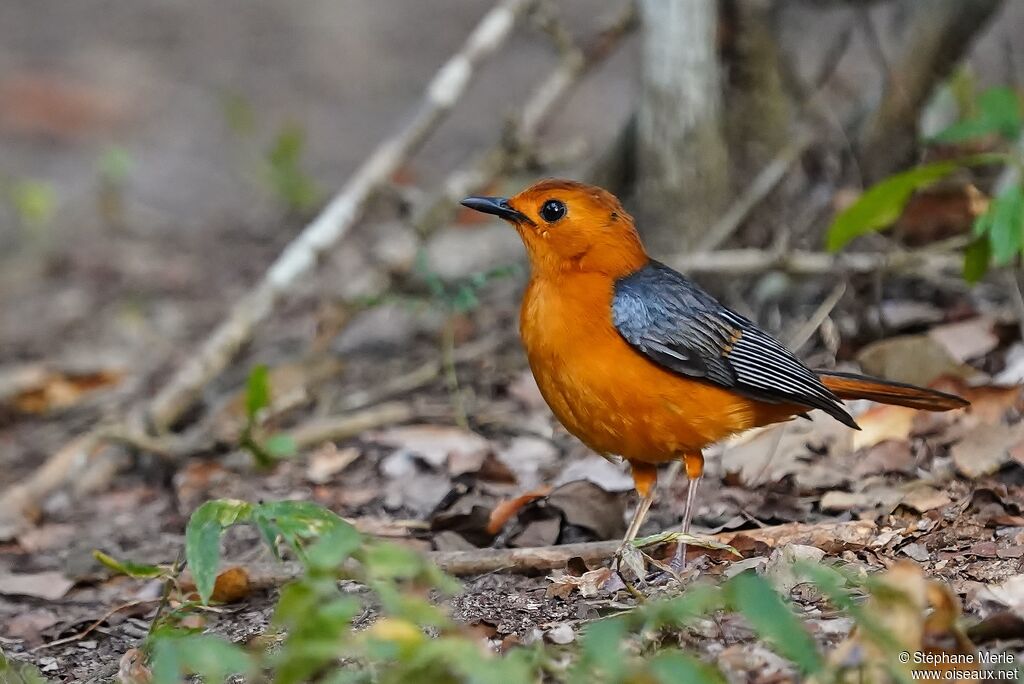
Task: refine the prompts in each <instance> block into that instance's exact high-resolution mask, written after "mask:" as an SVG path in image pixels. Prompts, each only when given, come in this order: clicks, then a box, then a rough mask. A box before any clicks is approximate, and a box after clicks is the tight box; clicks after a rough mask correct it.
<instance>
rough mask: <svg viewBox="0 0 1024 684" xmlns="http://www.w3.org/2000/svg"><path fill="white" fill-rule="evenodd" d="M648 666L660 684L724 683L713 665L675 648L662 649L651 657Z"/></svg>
mask: <svg viewBox="0 0 1024 684" xmlns="http://www.w3.org/2000/svg"><path fill="white" fill-rule="evenodd" d="M649 668H650V670H651V674H653V675H654V678H655V679H656V680H657V681H659V682H661V684H676V683H677V682H688V683H689V682H692V683H693V684H725V681H726V679H725V677H723V676H722V673H721V672H719V671H718V670H717V669H716V668H715V667H713V666H711V665H708V664H707V663H702V662H701V661H700V660H698V659H697V658H694V657H693V656H691V655H688V654H686V653H683V652H682V651H677V650H665V651H662V652H661V653H659V654H658V655H656V656H655V657H654V658H652V659H651V662H650V665H649Z"/></svg>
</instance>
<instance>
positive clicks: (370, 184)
mask: <svg viewBox="0 0 1024 684" xmlns="http://www.w3.org/2000/svg"><path fill="white" fill-rule="evenodd" d="M531 5H532V0H501V1H500V2H498V4H496V5H495V6H494V7H493V8H492V9H491V10H490V11H489V12H488V13H487V14H486V15H484V18H483V19H481V20H480V23H479V24H477V26H476V28H475V29H473V32H472V33H471V34H470V35H469V37H468V38H467V39H466V42H465V43H464V44H463V46H462V48H461V49H460V50H459V51H458V52H457V53H456V54H455V55H453V56H452V57H451V58H449V60H448V61H447V62H445V64H444V66H442V67H441V69H440V70H439V71H438V72H437V74H436V75H435V76H434V79H433V81H431V82H430V84H429V85H428V86H427V89H426V93H425V94H424V96H423V100H422V101H421V102H420V104H419V105H418V108H417V110H416V112H415V114H414V115H413V117H412V120H411V121H409V122H408V123H406V124H405V125H403V126H402V127H401V128H400V129H399V130H398V131H397V132H396V133H395V135H393V136H392V137H391V138H389V139H387V140H385V141H384V142H383V143H381V144H380V145H379V146H378V147H377V149H376V150H375V151H374V152H373V154H371V155H370V157H369V158H368V159H366V161H364V162H363V164H362V166H360V167H359V169H358V170H357V171H356V172H355V173H354V174H353V175H352V177H351V178H350V179H349V181H348V183H347V184H346V185H345V187H343V188H342V190H341V192H339V193H338V194H337V195H336V196H335V197H334V198H333V199H332V200H331V201H330V202H329V203H328V204H327V206H326V207H324V209H323V211H321V212H320V214H319V216H317V217H316V218H315V219H314V220H313V221H312V222H311V223H310V224H309V225H307V226H306V227H305V228H304V229H303V231H302V232H301V233H300V234H299V235H298V237H296V238H295V239H294V240H293V241H292V242H291V243H290V244H289V245H288V246H287V247H286V248H285V250H284V251H283V252H282V253H281V255H280V256H279V257H278V258H277V260H276V261H275V262H274V263H273V264H272V265H271V267H270V268H269V269H268V270H267V272H266V274H265V275H264V277H263V280H262V281H261V282H260V283H259V284H258V285H256V287H255V288H254V289H253V290H252V291H250V292H249V293H248V294H247V295H245V296H244V297H243V298H242V299H241V300H240V301H238V302H237V303H236V305H235V306H234V308H233V309H232V310H231V312H230V314H229V315H228V317H227V319H226V320H225V321H224V322H222V323H221V324H220V326H219V327H218V328H217V329H216V330H215V331H214V332H213V334H212V335H211V336H210V337H209V338H208V339H207V341H206V343H205V344H203V346H202V347H201V348H200V349H199V350H198V351H197V352H196V353H195V354H194V355H192V356H190V357H189V359H188V360H187V361H186V363H185V365H184V366H183V367H182V368H181V369H180V370H179V371H178V372H177V373H176V374H175V375H174V377H173V378H172V379H171V381H170V382H169V383H167V385H165V386H164V387H163V389H162V390H161V391H160V392H159V393H158V394H157V396H156V397H155V399H154V400H153V403H152V405H151V407H150V410H149V414H148V418H149V421H150V423H151V424H152V425H153V426H154V427H155V428H156V429H157V430H158V431H163V430H165V429H167V427H168V426H169V425H171V424H173V423H174V422H175V421H176V420H177V419H178V418H179V417H180V416H182V415H183V414H184V413H185V411H187V410H188V409H189V408H190V407H191V406H192V405H193V403H194V402H195V401H196V399H197V398H198V396H199V394H200V393H201V392H202V390H203V388H204V387H205V386H206V384H207V383H208V382H209V381H210V380H211V379H212V378H213V377H215V376H216V375H218V374H219V373H220V371H221V370H223V369H224V368H225V367H226V366H227V364H228V363H229V362H230V361H231V359H233V358H234V356H235V354H236V353H237V351H238V350H239V348H240V347H241V346H242V345H243V344H244V343H245V342H246V341H247V340H248V339H249V338H250V337H251V336H252V331H253V328H254V327H255V326H256V325H257V324H258V323H260V322H261V321H262V320H263V319H265V318H266V317H267V316H268V315H269V314H270V312H271V311H272V310H273V308H274V305H275V303H276V302H277V300H278V298H279V297H280V296H281V295H282V294H283V293H284V292H285V291H286V290H287V289H288V288H289V287H291V285H292V284H293V283H295V282H296V281H297V280H298V279H299V278H300V277H301V276H303V275H305V274H306V273H307V272H308V271H310V270H312V268H313V267H314V265H315V264H316V262H317V260H318V259H319V258H320V256H321V255H323V254H324V253H326V252H327V251H328V250H330V249H331V248H332V247H333V246H334V245H335V244H337V243H338V241H339V240H341V238H342V237H344V236H345V234H346V233H348V231H349V229H351V227H352V226H353V225H354V224H355V222H356V221H357V220H358V219H359V218H360V217H361V216H362V212H363V209H364V207H365V205H366V203H367V201H368V200H369V199H370V198H371V197H372V196H373V194H374V192H375V191H376V190H377V189H378V188H379V187H380V186H381V185H382V184H384V183H386V182H387V181H388V179H389V178H390V177H391V176H392V175H393V174H394V172H395V171H397V170H398V169H399V168H400V167H401V165H402V164H403V163H404V162H405V160H406V159H407V158H408V157H409V156H410V155H411V154H412V153H413V152H415V151H416V150H417V149H418V148H419V147H420V145H422V144H423V142H424V141H425V140H426V139H427V136H428V135H429V134H430V133H431V132H433V130H434V129H435V128H436V127H437V125H438V124H439V123H440V122H441V121H442V120H443V119H444V118H445V116H446V115H447V114H448V112H449V111H450V110H451V109H452V107H453V106H454V105H455V103H456V102H457V101H458V100H459V98H460V97H461V96H462V94H463V92H465V90H466V87H467V86H468V85H469V82H470V80H471V79H472V77H473V75H474V71H475V70H476V67H477V66H478V65H479V64H480V62H481V61H482V60H483V59H485V58H486V57H488V56H490V55H491V54H492V53H493V52H494V51H495V50H496V49H497V48H498V47H499V46H500V45H501V44H502V43H503V42H504V41H505V39H506V38H507V37H508V35H509V33H510V32H511V30H512V27H513V26H514V25H515V22H516V19H517V18H518V17H519V15H521V14H523V13H524V12H525V11H526V10H527V9H528V8H529V7H530V6H531Z"/></svg>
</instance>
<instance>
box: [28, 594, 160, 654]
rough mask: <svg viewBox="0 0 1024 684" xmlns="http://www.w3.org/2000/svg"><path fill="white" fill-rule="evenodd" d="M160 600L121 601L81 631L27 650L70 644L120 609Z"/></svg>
mask: <svg viewBox="0 0 1024 684" xmlns="http://www.w3.org/2000/svg"><path fill="white" fill-rule="evenodd" d="M160 600H161V599H158V598H155V599H136V600H135V601H129V602H128V603H122V604H121V605H119V606H115V607H113V608H111V609H110V610H108V611H107V612H106V613H104V614H103V615H101V616H100V617H99V618H97V619H96V621H95V622H93V623H92V624H90V625H89V626H88V627H86V628H85V629H83V630H82V631H81V632H76V633H75V634H72V635H71V636H66V637H64V638H63V639H56V640H54V641H50V642H47V643H45V644H41V645H39V646H36V647H35V648H33V649H32V650H31V651H29V652H30V653H36V652H37V651H42V650H43V649H47V648H53V647H54V646H63V645H64V644H70V643H73V642H75V641H81V640H82V639H84V638H85V637H87V636H89V635H90V634H92V633H93V632H94V631H95V630H96V628H97V627H99V626H100V625H102V624H103V623H104V622H106V620H107V618H109V617H110V616H111V615H113V614H114V613H119V612H121V611H122V610H125V609H126V608H134V607H135V606H141V605H142V604H144V603H155V602H156V601H160Z"/></svg>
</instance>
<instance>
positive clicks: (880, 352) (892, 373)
mask: <svg viewBox="0 0 1024 684" xmlns="http://www.w3.org/2000/svg"><path fill="white" fill-rule="evenodd" d="M857 361H858V362H860V365H861V367H862V368H863V369H864V372H865V373H867V374H868V375H874V376H876V377H879V378H887V379H889V380H896V381H899V382H909V383H910V384H912V385H920V386H922V387H927V386H929V384H930V383H931V382H932V381H933V380H935V379H936V378H939V377H941V376H944V375H950V376H954V377H961V378H967V377H971V376H972V375H974V374H975V373H976V371H975V370H974V369H973V368H971V367H970V366H965V365H964V364H962V363H960V362H958V361H957V360H956V359H955V358H953V357H952V356H951V355H950V353H949V352H948V351H947V350H946V348H945V347H944V346H943V345H942V344H940V343H939V342H937V341H936V340H934V339H932V338H931V337H929V336H928V335H901V336H898V337H890V338H888V339H885V340H879V341H878V342H874V343H872V344H869V345H867V346H866V347H864V348H863V349H861V350H860V353H858V354H857ZM858 422H859V421H858Z"/></svg>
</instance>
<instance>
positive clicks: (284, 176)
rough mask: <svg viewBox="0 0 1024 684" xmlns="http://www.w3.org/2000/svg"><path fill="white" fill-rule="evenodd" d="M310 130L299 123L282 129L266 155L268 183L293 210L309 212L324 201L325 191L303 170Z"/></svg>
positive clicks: (278, 196) (265, 174)
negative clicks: (303, 159) (304, 128)
mask: <svg viewBox="0 0 1024 684" xmlns="http://www.w3.org/2000/svg"><path fill="white" fill-rule="evenodd" d="M305 149H306V132H305V131H304V130H303V129H302V128H301V127H299V126H297V125H295V124H289V125H286V126H284V127H283V128H282V129H281V130H279V131H278V133H277V135H276V136H275V137H274V140H273V142H272V143H271V145H270V149H269V150H267V153H266V155H265V159H264V161H265V173H264V176H265V178H266V183H267V185H268V186H269V187H270V189H271V190H272V191H273V192H274V194H275V195H276V196H277V198H278V199H279V200H281V201H282V202H283V203H284V205H285V206H286V207H288V208H289V209H290V210H292V211H298V212H306V211H309V210H310V209H312V208H313V207H315V206H316V205H317V204H319V203H320V200H321V198H322V196H323V193H322V192H321V190H320V187H319V186H318V185H317V184H316V182H315V181H314V180H313V178H312V177H311V176H309V175H308V174H307V173H306V172H305V171H303V169H302V155H303V153H304V152H305Z"/></svg>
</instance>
